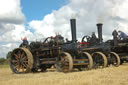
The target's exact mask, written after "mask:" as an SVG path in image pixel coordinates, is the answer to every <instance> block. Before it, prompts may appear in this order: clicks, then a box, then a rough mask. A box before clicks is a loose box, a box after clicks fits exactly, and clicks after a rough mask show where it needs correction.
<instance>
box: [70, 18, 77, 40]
mask: <svg viewBox="0 0 128 85" xmlns="http://www.w3.org/2000/svg"><path fill="white" fill-rule="evenodd" d="M70 23H71V33H72V34H71V35H72V42H76V41H77V40H76V19H70Z"/></svg>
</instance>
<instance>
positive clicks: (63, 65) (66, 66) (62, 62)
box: [56, 52, 73, 73]
mask: <svg viewBox="0 0 128 85" xmlns="http://www.w3.org/2000/svg"><path fill="white" fill-rule="evenodd" d="M56 66H57V71H59V72H64V73H67V72H71V71H72V68H73V60H72V57H71V55H70V54H69V53H67V52H64V53H62V54H61V57H60V58H59V59H58V61H57V64H56Z"/></svg>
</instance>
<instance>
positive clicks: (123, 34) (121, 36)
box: [118, 31, 128, 40]
mask: <svg viewBox="0 0 128 85" xmlns="http://www.w3.org/2000/svg"><path fill="white" fill-rule="evenodd" d="M118 32H119V33H120V35H119V36H120V38H121V39H123V40H126V39H128V35H127V34H125V33H124V32H122V31H118Z"/></svg>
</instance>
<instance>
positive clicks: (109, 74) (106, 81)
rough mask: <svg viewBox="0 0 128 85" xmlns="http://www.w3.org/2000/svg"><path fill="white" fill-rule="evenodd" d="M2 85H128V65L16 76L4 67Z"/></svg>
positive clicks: (1, 72) (1, 76)
mask: <svg viewBox="0 0 128 85" xmlns="http://www.w3.org/2000/svg"><path fill="white" fill-rule="evenodd" d="M0 85H128V64H127V63H125V64H123V65H120V66H119V67H114V66H110V67H107V68H103V69H92V70H89V71H77V72H71V73H62V72H56V71H53V70H51V71H49V72H40V73H28V74H14V73H12V72H11V70H10V68H9V66H5V67H4V66H3V67H0Z"/></svg>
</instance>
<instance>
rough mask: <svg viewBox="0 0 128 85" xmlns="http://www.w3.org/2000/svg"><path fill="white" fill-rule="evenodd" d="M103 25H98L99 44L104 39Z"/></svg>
mask: <svg viewBox="0 0 128 85" xmlns="http://www.w3.org/2000/svg"><path fill="white" fill-rule="evenodd" d="M102 25H103V24H102V23H98V24H97V30H98V39H99V43H102V42H103V38H102Z"/></svg>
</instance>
